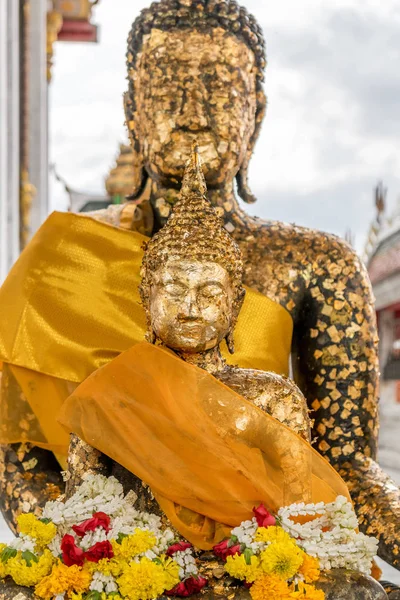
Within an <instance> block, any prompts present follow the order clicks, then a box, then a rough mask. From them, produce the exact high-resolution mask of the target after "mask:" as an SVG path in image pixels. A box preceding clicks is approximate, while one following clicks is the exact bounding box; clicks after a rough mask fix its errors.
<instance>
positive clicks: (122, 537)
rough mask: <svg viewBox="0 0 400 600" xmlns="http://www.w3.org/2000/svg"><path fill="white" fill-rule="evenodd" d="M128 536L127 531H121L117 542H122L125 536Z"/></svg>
mask: <svg viewBox="0 0 400 600" xmlns="http://www.w3.org/2000/svg"><path fill="white" fill-rule="evenodd" d="M126 537H128V534H127V533H119V534H118V537H117V542H118V544H120V543H121V542H122V540H123V539H124V538H126Z"/></svg>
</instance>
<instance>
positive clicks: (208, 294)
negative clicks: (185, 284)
mask: <svg viewBox="0 0 400 600" xmlns="http://www.w3.org/2000/svg"><path fill="white" fill-rule="evenodd" d="M201 294H202V296H204V297H205V298H215V297H216V296H220V295H222V294H224V290H223V288H222V287H221V286H220V285H218V284H216V283H209V284H207V285H205V286H204V287H202V289H201Z"/></svg>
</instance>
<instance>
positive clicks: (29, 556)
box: [21, 550, 39, 567]
mask: <svg viewBox="0 0 400 600" xmlns="http://www.w3.org/2000/svg"><path fill="white" fill-rule="evenodd" d="M21 558H23V559H24V561H25V562H26V564H27V565H28V567H30V566H31V564H32V561H33V562H36V563H37V562H39V559H38V557H37V556H36V555H35V554H33V552H31V551H30V550H25V551H24V552H23V553H22V554H21Z"/></svg>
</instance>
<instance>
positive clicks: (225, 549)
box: [213, 540, 240, 560]
mask: <svg viewBox="0 0 400 600" xmlns="http://www.w3.org/2000/svg"><path fill="white" fill-rule="evenodd" d="M228 544H229V540H224V541H223V542H220V543H219V544H217V545H216V546H214V547H213V552H214V554H215V556H218V558H222V560H226V557H227V556H234V555H235V554H240V544H235V545H234V546H228Z"/></svg>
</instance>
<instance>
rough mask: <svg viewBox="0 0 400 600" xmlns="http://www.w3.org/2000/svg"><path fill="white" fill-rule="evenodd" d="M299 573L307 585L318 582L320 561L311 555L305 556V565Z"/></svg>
mask: <svg viewBox="0 0 400 600" xmlns="http://www.w3.org/2000/svg"><path fill="white" fill-rule="evenodd" d="M299 573H300V574H301V575H303V577H304V580H305V582H306V583H312V582H313V581H317V579H319V576H320V570H319V560H318V558H314V556H310V555H309V554H305V553H304V554H303V564H302V565H301V567H300V569H299Z"/></svg>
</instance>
